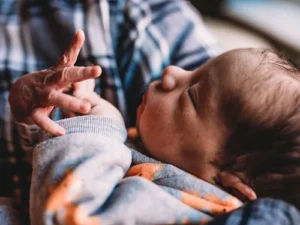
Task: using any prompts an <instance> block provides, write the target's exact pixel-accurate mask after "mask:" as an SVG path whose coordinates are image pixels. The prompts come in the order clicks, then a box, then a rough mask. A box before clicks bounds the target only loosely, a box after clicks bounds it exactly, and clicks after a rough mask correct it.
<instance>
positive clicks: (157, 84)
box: [32, 49, 300, 224]
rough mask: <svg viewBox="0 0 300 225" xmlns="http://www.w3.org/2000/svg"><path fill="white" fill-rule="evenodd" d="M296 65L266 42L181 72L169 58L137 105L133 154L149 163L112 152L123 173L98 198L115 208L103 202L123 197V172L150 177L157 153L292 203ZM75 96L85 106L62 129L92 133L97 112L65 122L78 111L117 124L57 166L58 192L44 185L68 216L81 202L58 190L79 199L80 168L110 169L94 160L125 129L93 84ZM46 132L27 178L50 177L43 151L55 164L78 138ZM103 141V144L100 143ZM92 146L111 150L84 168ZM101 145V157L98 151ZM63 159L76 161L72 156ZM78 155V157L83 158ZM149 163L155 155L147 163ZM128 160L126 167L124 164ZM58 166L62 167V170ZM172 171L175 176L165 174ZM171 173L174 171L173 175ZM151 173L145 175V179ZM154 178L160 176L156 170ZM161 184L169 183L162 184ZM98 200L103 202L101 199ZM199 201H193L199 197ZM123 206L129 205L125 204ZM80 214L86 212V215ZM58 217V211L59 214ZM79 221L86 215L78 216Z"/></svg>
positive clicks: (295, 200)
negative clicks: (71, 203)
mask: <svg viewBox="0 0 300 225" xmlns="http://www.w3.org/2000/svg"><path fill="white" fill-rule="evenodd" d="M299 71H300V68H299V67H297V65H295V64H293V63H292V62H290V61H289V60H288V59H286V58H285V57H283V56H281V55H278V54H277V53H275V52H272V51H270V50H265V49H238V50H233V51H230V52H226V53H224V54H222V55H220V56H218V57H216V58H214V59H212V60H210V61H208V62H207V63H205V64H204V65H202V66H201V67H199V68H198V69H196V70H194V71H186V70H183V69H181V68H178V67H175V66H169V67H167V68H166V69H165V70H164V72H163V74H162V78H161V80H159V81H154V82H152V83H151V84H150V85H149V87H148V89H147V91H146V93H145V94H144V96H143V100H142V103H141V105H140V106H139V108H138V111H137V122H136V128H137V130H138V134H139V138H140V140H141V143H142V146H143V151H142V152H143V153H144V154H139V153H138V154H139V157H140V158H141V157H145V158H147V160H148V161H147V160H146V161H147V163H146V164H145V167H143V168H146V169H145V170H141V169H138V168H137V167H135V169H134V168H133V167H134V165H133V164H136V166H138V165H137V164H138V163H137V161H138V160H134V161H133V162H130V163H129V164H128V165H127V166H125V167H122V166H120V165H121V164H122V163H123V162H125V161H126V160H127V158H126V157H127V156H126V157H125V156H124V155H123V156H120V157H121V159H118V160H120V161H119V164H118V165H119V166H120V167H121V168H123V170H122V171H124V174H125V173H126V175H125V176H124V174H123V175H120V177H119V178H118V179H119V180H118V179H117V178H116V181H115V185H117V184H118V185H119V184H123V186H122V185H121V186H116V189H114V191H113V192H112V190H111V189H110V191H109V193H107V195H110V194H112V195H114V194H115V195H116V196H113V197H111V198H110V199H113V200H109V201H108V202H106V203H105V205H104V206H105V207H107V208H109V209H110V210H112V209H113V210H118V207H116V206H115V207H116V208H114V207H113V208H112V205H110V204H112V202H113V201H120V200H118V199H120V198H119V197H120V196H121V195H118V193H119V192H118V191H120V190H121V189H122V187H124V183H125V182H127V185H128V182H129V181H128V180H126V177H131V176H132V175H135V176H142V177H145V178H149V177H151V176H152V175H153V174H152V175H151V173H150V172H149V169H151V170H152V171H153V170H156V171H161V170H162V168H161V167H160V166H157V167H155V166H153V165H154V164H155V165H159V164H156V163H157V162H162V163H165V164H166V165H169V166H175V167H177V168H179V169H181V170H182V171H186V172H187V174H191V175H192V176H191V177H194V178H195V179H198V178H200V179H201V180H204V181H206V182H208V183H210V184H212V185H214V186H217V187H219V188H220V189H223V190H225V191H227V192H229V193H231V194H233V195H234V196H236V197H237V198H238V199H240V200H242V201H248V200H254V199H256V198H257V197H259V198H261V197H271V198H275V199H281V200H285V201H286V202H289V203H291V204H293V205H295V206H296V207H297V208H298V209H299V208H300V193H299V189H300V168H299V165H300V76H299ZM81 98H84V99H86V100H87V101H89V102H90V103H91V105H92V109H91V111H90V113H89V116H79V117H76V118H69V119H66V120H64V121H63V122H61V123H60V125H61V126H63V127H65V129H66V130H67V135H66V136H68V135H72V134H73V135H75V134H74V133H89V132H90V133H97V132H98V131H97V132H95V129H97V128H93V129H92V128H91V127H93V126H95V125H97V121H96V122H88V123H87V122H86V125H85V124H84V123H81V124H80V123H79V122H75V124H76V123H77V125H76V126H77V127H76V126H75V128H72V127H71V125H70V124H72V120H76V119H77V118H82V119H81V120H84V119H83V118H86V120H89V119H88V117H90V116H100V117H101V118H104V119H105V118H106V119H107V120H109V121H114V122H113V123H114V125H113V126H108V125H107V123H108V122H105V123H103V126H104V128H103V129H102V131H99V132H104V133H105V135H106V137H107V138H106V139H105V141H104V142H103V143H104V144H95V145H93V146H92V145H91V147H89V148H85V150H82V152H81V153H78V155H80V154H86V155H85V156H84V157H82V158H80V159H76V156H74V154H75V155H76V154H77V153H76V152H73V154H71V153H70V155H68V157H67V158H66V161H65V163H61V165H63V166H62V167H63V168H64V170H65V171H68V173H67V174H65V178H64V180H62V181H60V183H59V182H58V183H57V184H56V185H57V188H56V189H55V188H54V189H53V187H55V185H54V186H51V187H52V189H51V190H56V191H53V192H50V193H49V195H50V197H49V198H48V200H47V204H46V210H47V212H48V214H49V212H52V213H53V212H57V215H62V214H59V213H58V210H59V209H60V208H59V207H58V205H60V207H61V208H63V207H62V206H65V208H64V209H65V210H67V211H65V215H69V214H68V213H71V214H72V212H76V213H77V214H78V213H79V212H80V213H81V214H82V215H85V214H84V212H83V211H80V210H79V209H78V208H76V207H75V206H74V207H75V208H72V207H73V206H72V207H71V206H70V207H71V208H70V207H69V206H68V205H67V203H68V202H67V200H65V202H64V201H63V200H61V199H62V196H64V195H65V193H66V191H65V189H66V188H67V189H68V190H70V195H74V196H77V197H76V199H77V198H78V196H80V195H79V194H78V193H82V189H80V188H79V187H80V182H83V181H82V180H81V179H79V178H78V177H80V176H81V175H80V174H81V173H82V174H83V172H82V171H83V170H87V169H86V168H90V170H88V171H89V172H88V174H86V175H84V176H82V177H84V179H86V180H89V177H90V176H92V174H93V173H96V172H95V171H97V172H99V171H100V172H99V173H101V172H102V171H104V172H105V171H106V172H105V173H104V172H103V174H107V173H109V172H110V171H113V168H114V167H113V166H111V165H110V166H108V168H109V169H106V170H103V169H101V170H100V169H95V166H96V165H97V168H98V166H100V165H106V163H107V162H108V161H109V160H112V159H111V158H114V157H116V160H117V156H115V155H116V154H118V153H117V151H115V150H114V149H117V147H116V146H119V145H120V144H122V142H123V141H124V138H123V139H122V138H120V136H118V135H117V136H114V135H113V134H114V132H115V131H118V132H119V131H120V130H123V131H122V132H124V122H123V118H122V116H121V114H120V112H119V111H118V110H117V109H116V108H115V107H114V106H113V105H111V104H110V103H109V102H107V101H105V100H103V99H102V98H100V97H99V96H98V95H97V94H96V93H91V94H86V96H81ZM100 117H99V118H100ZM93 118H95V117H93ZM68 121H69V122H68ZM79 125H80V126H79ZM70 127H71V128H70ZM84 129H88V131H83V130H84ZM110 129H111V131H110ZM122 132H121V133H122ZM76 135H77V134H76ZM105 135H104V136H105ZM49 137H50V136H49V135H45V136H44V142H42V143H41V144H40V145H39V146H38V147H37V149H36V150H35V158H34V164H36V165H34V174H33V179H34V177H43V176H48V175H49V174H48V172H47V173H46V172H41V171H46V170H45V169H43V168H44V167H45V165H47V163H46V164H45V161H47V160H49V164H48V166H49V165H50V164H51V163H53V165H54V166H53V165H52V166H49V168H52V167H53V168H55V165H58V163H60V161H55V160H54V159H59V160H60V159H62V158H63V156H56V157H55V156H54V155H55V154H63V153H62V152H64V151H65V149H68V148H69V147H68V146H72V143H73V141H74V143H75V142H76V143H77V141H78V139H80V136H79V135H77V136H76V138H75V139H77V140H72V142H71V143H69V142H66V141H63V138H64V137H56V138H52V139H50V140H51V143H50V142H49ZM96 139H97V138H96V136H95V137H94V138H92V139H91V138H88V137H87V138H85V140H84V142H86V143H88V142H89V140H90V141H94V140H96ZM47 140H48V142H47ZM55 140H56V141H58V142H59V141H61V143H60V144H55ZM69 141H70V140H69ZM108 141H109V144H107V143H105V142H108ZM45 142H46V143H45ZM81 143H82V142H80V143H79V142H78V143H77V144H73V145H75V146H76V148H74V147H73V148H72V150H70V151H75V149H77V148H80V145H81ZM101 143H102V142H101ZM53 144H55V146H56V148H58V147H59V149H58V150H57V153H53V151H56V148H54V147H51V146H53ZM102 145H103V146H102ZM61 146H65V147H61ZM95 146H102V147H101V148H103V149H104V148H107V149H110V150H109V151H110V153H109V154H111V155H109V156H107V157H106V158H105V160H104V159H103V158H102V159H101V160H100V161H101V162H100V161H98V164H97V161H96V160H93V163H94V164H92V165H94V167H93V166H92V167H89V166H88V165H89V164H88V161H90V163H92V161H91V160H92V157H93V154H98V153H99V152H101V151H102V150H101V151H100V150H99V149H98V150H95V152H93V153H87V151H92V150H91V149H93V148H94V147H95ZM124 147H125V146H124ZM47 148H50V149H53V151H52V150H51V151H50V150H49V152H48V153H49V154H48V156H42V154H46V153H43V151H46V149H47ZM122 148H123V147H122ZM37 150H38V151H37ZM41 150H43V151H41ZM76 151H77V150H76ZM78 151H79V150H78ZM101 154H102V156H103V157H104V155H105V154H104V155H103V153H101ZM122 154H124V153H122ZM135 154H136V153H135ZM49 155H52V156H51V157H53V160H50V158H51V157H50V158H49ZM145 155H147V156H145ZM43 157H44V158H45V160H44V161H43V163H40V162H39V161H41V159H43ZM118 157H119V156H118ZM75 159H76V160H75ZM99 159H100V158H99ZM70 160H71V161H72V160H75V161H74V163H73V164H72V163H70ZM85 160H86V161H85ZM84 161H85V163H82V162H84ZM153 162H155V163H154V164H153ZM79 165H80V166H79ZM130 165H131V166H133V167H131V168H129V166H130ZM151 165H152V166H151ZM84 166H86V168H84ZM114 166H115V164H114ZM74 168H77V172H76V176H75V175H74V173H73V172H70V171H73V170H75V169H74ZM91 168H93V169H91ZM55 171H61V169H60V170H55ZM78 171H79V172H78ZM143 171H144V172H143ZM39 173H44V175H43V174H42V175H38V174H39ZM47 174H48V175H47ZM53 174H54V175H53V177H54V176H55V174H56V172H53ZM78 174H79V175H78ZM121 174H122V173H121ZM51 176H52V175H51ZM57 176H58V178H57V179H56V178H55V180H56V181H59V180H60V179H62V175H57ZM95 176H96V175H95ZM99 176H100V175H98V177H99ZM113 176H117V175H116V174H115V175H113ZM124 177H125V178H124ZM169 177H172V176H171V175H170V174H169ZM173 177H175V176H173ZM177 177H180V176H178V175H177ZM182 177H183V176H182ZM152 178H153V177H152ZM53 179H54V178H53ZM97 179H98V178H93V179H92V180H93V182H95V184H93V183H91V184H90V185H88V184H84V185H82V186H84V188H87V190H89V186H90V188H92V186H95V187H97V188H98V189H99V190H100V189H101V187H102V186H101V185H98V186H97V182H98V181H96V180H97ZM99 179H100V178H99ZM106 179H108V178H107V177H106V175H105V176H104V178H101V179H100V180H101V181H102V182H104V181H106ZM110 179H112V178H110ZM122 179H123V180H122ZM78 180H80V182H79V181H78ZM149 180H151V179H150V178H149ZM46 181H47V180H44V181H43V182H42V181H39V182H38V183H41V185H46V183H47V182H46ZM45 182H46V183H45ZM76 182H77V183H76ZM78 182H79V184H78ZM99 182H100V181H99ZM119 182H121V183H119ZM160 182H163V179H161V180H160ZM176 182H177V184H176V185H178V184H180V180H177V181H176ZM182 182H184V181H182ZM35 183H36V182H34V180H33V186H32V197H33V196H34V192H36V191H37V190H39V188H38V187H39V186H37V184H36V185H35ZM75 183H76V185H77V186H76V185H75ZM73 184H74V185H75V186H74V187H73V186H72V185H73ZM72 188H73V189H72ZM76 188H79V189H80V190H81V191H79V189H78V193H77V192H76ZM153 188H155V187H153ZM164 188H165V189H166V188H170V186H169V187H168V185H165V186H164ZM98 189H97V190H98ZM137 189H138V187H134V188H131V189H130V191H128V190H129V189H128V190H127V191H126V194H124V195H123V198H127V197H126V196H127V195H128V196H131V195H130V194H129V193H131V191H134V190H137ZM155 190H156V189H155ZM106 191H107V189H105V190H104V191H103V190H102V191H101V193H100V191H99V195H101V196H102V195H105V193H106ZM157 191H158V190H157ZM168 191H169V192H172V191H170V190H169V189H168ZM76 193H77V194H76ZM149 193H150V192H149ZM149 193H148V194H149ZM92 194H93V191H87V193H86V194H84V195H83V196H85V197H86V198H87V199H89V197H88V196H89V195H92ZM149 195H150V194H149ZM42 196H45V195H42ZM143 196H145V195H143ZM155 197H157V196H155ZM136 198H137V197H134V198H130V197H128V199H127V200H128V201H129V202H132V201H133V199H136ZM66 199H67V198H66ZM90 199H91V198H90ZM105 199H107V197H105ZM37 200H38V197H34V199H33V202H34V203H33V207H34V205H36V206H38V203H37V202H36V201H37ZM123 200H124V199H123ZM127 200H126V201H127ZM153 201H154V199H153ZM74 202H77V203H80V202H84V201H83V200H82V199H80V198H78V199H77V200H76V201H74ZM101 202H103V199H102V200H101ZM145 202H146V201H145ZM186 202H188V203H189V204H188V205H190V206H191V205H193V204H192V203H191V202H193V201H192V200H190V201H186ZM94 203H95V201H94ZM215 203H216V201H215ZM84 204H85V203H83V205H84ZM101 204H102V203H101ZM103 204H104V203H103ZM132 204H133V203H132ZM144 204H145V203H144ZM161 204H163V203H161ZM198 204H200V203H199V202H198ZM75 205H76V204H75ZM195 205H196V204H194V206H195ZM104 206H103V207H104ZM231 206H232V209H234V208H236V207H238V206H239V203H237V201H235V203H232V204H231ZM68 207H69V208H68ZM128 207H129V203H128ZM143 207H144V205H143ZM143 207H142V206H141V208H140V209H139V210H140V212H141V213H142V211H143V209H142V208H143ZM155 207H156V206H154V208H155ZM157 207H159V206H157ZM195 207H196V206H195ZM196 208H197V207H196ZM204 208H205V207H204ZM86 209H89V210H91V211H90V212H94V213H96V214H97V212H99V213H100V212H102V213H104V217H105V210H104V209H103V208H102V211H101V210H100V209H99V210H100V211H93V210H92V208H91V206H89V204H88V203H87V204H86ZM177 209H178V208H177ZM51 210H52V211H51ZM68 210H70V211H68ZM76 210H77V211H76ZM78 210H79V211H78ZM94 210H96V208H95V209H94ZM123 210H125V209H123ZM125 211H126V210H125ZM129 211H130V210H128V211H127V213H130V212H129ZM158 211H159V210H158ZM229 211H230V210H229ZM116 212H117V211H116ZM80 213H79V214H80ZM48 214H47V215H48ZM79 214H78V215H79ZM81 214H80V215H81ZM177 214H178V213H177ZM211 214H213V213H211ZM49 215H50V214H49ZM178 215H179V214H178ZM83 218H87V217H86V216H83ZM100 218H102V215H100ZM144 218H146V217H144ZM189 218H193V217H189ZM89 219H91V221H93V218H90V217H89ZM94 219H95V218H94ZM123 219H124V218H123ZM56 220H59V219H58V218H56ZM104 220H105V219H104ZM82 221H85V220H82ZM179 222H180V221H179ZM181 222H182V221H181ZM49 224H50V223H49ZM83 224H88V223H87V222H84V223H83ZM91 224H92V223H91ZM95 224H96V223H95Z"/></svg>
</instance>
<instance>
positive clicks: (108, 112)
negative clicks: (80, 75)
mask: <svg viewBox="0 0 300 225" xmlns="http://www.w3.org/2000/svg"><path fill="white" fill-rule="evenodd" d="M94 88H95V80H94V79H89V80H85V81H82V82H78V83H76V84H73V86H72V93H71V95H73V96H74V97H76V98H79V99H82V100H85V101H87V102H89V103H90V104H91V110H90V111H89V113H87V114H85V115H97V116H104V117H109V118H112V119H114V120H116V121H119V122H120V123H121V124H123V125H124V120H123V118H122V115H121V113H120V112H119V110H118V109H117V108H116V107H114V106H113V105H112V104H111V103H109V102H108V101H106V100H104V99H102V98H101V97H100V96H99V95H98V94H97V93H95V92H94ZM65 91H66V92H71V90H65ZM63 112H64V116H65V118H70V117H76V116H78V114H76V113H74V112H70V111H65V110H64V111H63Z"/></svg>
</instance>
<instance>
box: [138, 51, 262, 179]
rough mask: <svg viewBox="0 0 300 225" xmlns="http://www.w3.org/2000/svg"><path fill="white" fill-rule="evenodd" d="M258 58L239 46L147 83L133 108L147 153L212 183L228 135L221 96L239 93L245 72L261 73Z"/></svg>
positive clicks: (244, 85) (172, 69)
mask: <svg viewBox="0 0 300 225" xmlns="http://www.w3.org/2000/svg"><path fill="white" fill-rule="evenodd" d="M261 60H262V56H260V54H258V53H254V51H253V50H251V49H242V50H235V51H230V52H227V53H225V54H223V55H221V56H219V57H216V58H214V59H212V60H210V61H208V62H207V63H206V64H204V65H203V66H201V67H200V68H198V69H196V70H194V71H185V70H183V69H180V68H178V67H173V66H170V67H168V68H166V69H165V71H164V72H163V74H162V80H161V81H154V82H152V83H151V84H150V86H149V88H148V90H147V92H146V94H145V95H144V97H143V102H142V104H141V105H140V106H139V108H138V111H137V128H138V130H139V133H140V136H141V138H142V141H143V143H144V145H145V147H146V149H147V150H148V151H149V153H150V154H151V155H152V156H153V157H155V158H157V159H159V160H161V161H163V162H167V163H170V164H173V165H175V166H178V167H180V168H182V169H184V170H186V171H189V172H191V173H193V174H194V175H196V176H199V177H201V178H202V179H204V180H206V181H208V182H211V183H214V177H215V176H216V175H217V174H218V173H219V172H220V166H219V165H220V164H221V163H222V160H223V157H224V155H223V154H222V152H221V151H220V149H221V146H222V145H223V144H224V142H225V141H226V138H227V137H228V127H227V126H226V119H225V116H224V107H225V108H226V106H224V104H222V103H223V102H224V101H223V100H224V97H228V96H231V95H232V93H235V95H242V94H243V93H244V92H245V91H246V90H247V85H248V84H247V77H250V76H251V75H252V74H254V73H255V74H256V75H258V76H259V73H263V71H260V70H259V69H258V68H259V65H260V63H261ZM237 104H238V103H237ZM230 107H231V106H230ZM226 110H230V109H228V107H227V109H226Z"/></svg>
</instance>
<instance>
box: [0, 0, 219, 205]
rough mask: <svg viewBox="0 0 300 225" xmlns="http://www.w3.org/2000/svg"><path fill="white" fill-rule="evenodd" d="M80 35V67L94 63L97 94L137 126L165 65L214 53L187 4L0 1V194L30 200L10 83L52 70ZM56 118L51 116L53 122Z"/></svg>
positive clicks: (25, 138)
mask: <svg viewBox="0 0 300 225" xmlns="http://www.w3.org/2000/svg"><path fill="white" fill-rule="evenodd" d="M77 29H82V30H83V31H84V32H85V35H86V41H85V44H84V47H83V49H82V51H81V53H80V56H79V58H78V61H77V65H81V66H82V65H90V64H97V65H100V66H101V67H102V69H103V73H102V75H101V77H100V78H99V79H97V80H96V88H95V89H96V92H97V93H99V94H100V95H101V96H102V97H103V98H105V99H107V100H108V101H110V102H112V103H113V104H114V105H116V106H117V107H118V109H119V110H120V111H121V113H122V115H123V116H124V118H125V121H126V123H127V125H128V126H132V125H134V123H135V112H136V109H137V106H138V104H139V101H140V97H141V95H142V93H143V91H144V90H145V89H146V87H147V86H148V84H149V83H150V82H151V81H153V80H155V79H159V78H160V75H161V73H162V71H163V69H164V68H165V67H166V66H168V65H177V66H180V67H182V68H185V69H195V68H196V67H198V66H199V65H201V64H203V63H204V62H205V61H207V60H208V59H209V58H211V57H213V56H215V55H216V54H217V52H218V50H217V48H216V46H215V42H214V40H213V38H212V37H211V36H210V34H209V33H208V32H207V30H206V28H205V27H204V25H203V22H202V20H201V18H200V17H199V15H198V14H197V12H196V11H195V9H194V8H193V7H191V5H190V3H189V2H187V1H184V0H99V1H92V0H23V1H18V0H2V1H0V196H14V197H15V198H16V199H18V200H19V201H21V202H22V203H26V202H28V194H27V193H28V192H29V189H28V187H29V181H30V173H31V165H30V160H31V159H30V155H31V154H30V152H31V151H30V148H27V147H26V146H28V145H30V143H31V141H32V140H30V136H29V135H28V133H30V131H28V129H25V128H24V127H23V128H22V127H18V126H16V125H15V124H14V123H13V119H12V116H11V114H10V109H9V105H8V101H7V98H8V93H9V90H10V88H11V86H12V83H13V82H14V81H15V80H16V79H18V78H19V77H20V76H22V75H24V74H26V73H29V72H32V71H38V70H42V69H45V68H47V67H49V66H51V65H53V64H54V63H55V62H56V60H57V59H58V58H59V56H60V55H61V54H62V53H63V51H64V50H65V49H66V47H67V46H68V44H69V43H70V41H71V39H72V36H73V35H74V33H75V31H76V30H77ZM59 116H60V113H59V112H57V113H55V119H58V118H59Z"/></svg>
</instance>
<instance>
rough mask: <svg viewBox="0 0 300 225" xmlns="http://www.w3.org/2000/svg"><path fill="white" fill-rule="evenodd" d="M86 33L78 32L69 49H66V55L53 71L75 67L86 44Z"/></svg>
mask: <svg viewBox="0 0 300 225" xmlns="http://www.w3.org/2000/svg"><path fill="white" fill-rule="evenodd" d="M84 39H85V37H84V33H83V31H82V30H78V31H77V32H76V34H75V35H74V37H73V40H72V41H71V43H70V45H69V47H68V48H67V49H66V51H65V52H64V54H63V55H62V56H61V57H60V59H59V60H58V62H57V63H56V64H55V65H54V66H52V67H51V69H52V70H57V69H61V68H64V67H68V66H73V65H74V64H75V62H76V60H77V57H78V55H79V52H80V49H81V48H82V46H83V43H84Z"/></svg>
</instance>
